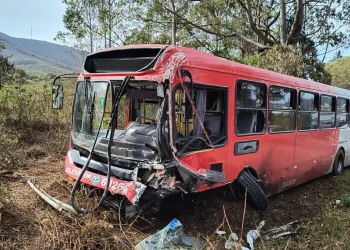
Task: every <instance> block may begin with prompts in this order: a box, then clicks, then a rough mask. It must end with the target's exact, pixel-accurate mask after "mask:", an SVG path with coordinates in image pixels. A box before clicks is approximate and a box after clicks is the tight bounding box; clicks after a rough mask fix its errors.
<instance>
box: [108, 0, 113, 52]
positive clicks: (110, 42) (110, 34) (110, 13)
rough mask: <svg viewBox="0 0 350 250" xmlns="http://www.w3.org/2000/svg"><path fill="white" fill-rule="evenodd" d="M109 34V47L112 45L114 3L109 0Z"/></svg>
mask: <svg viewBox="0 0 350 250" xmlns="http://www.w3.org/2000/svg"><path fill="white" fill-rule="evenodd" d="M108 34H109V48H111V47H112V3H111V0H108Z"/></svg>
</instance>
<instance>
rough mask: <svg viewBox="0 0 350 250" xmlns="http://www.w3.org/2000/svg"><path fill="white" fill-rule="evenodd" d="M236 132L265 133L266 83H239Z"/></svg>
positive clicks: (247, 133)
mask: <svg viewBox="0 0 350 250" xmlns="http://www.w3.org/2000/svg"><path fill="white" fill-rule="evenodd" d="M236 98H237V99H236V134H237V135H249V134H263V133H265V121H266V85H264V84H261V83H253V82H244V81H240V82H238V83H237V94H236Z"/></svg>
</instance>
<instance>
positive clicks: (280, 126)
mask: <svg viewBox="0 0 350 250" xmlns="http://www.w3.org/2000/svg"><path fill="white" fill-rule="evenodd" d="M296 96H297V95H296V90H294V89H288V88H281V87H277V86H271V88H270V97H269V132H270V133H278V132H289V131H295V127H296Z"/></svg>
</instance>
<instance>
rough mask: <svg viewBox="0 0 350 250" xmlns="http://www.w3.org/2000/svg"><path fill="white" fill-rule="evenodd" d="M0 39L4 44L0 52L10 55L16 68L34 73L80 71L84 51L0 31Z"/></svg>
mask: <svg viewBox="0 0 350 250" xmlns="http://www.w3.org/2000/svg"><path fill="white" fill-rule="evenodd" d="M0 40H2V41H3V43H4V44H5V46H6V49H5V50H4V51H3V52H2V54H3V55H5V56H11V58H10V61H11V62H12V63H14V64H15V66H16V67H17V68H21V69H24V70H26V71H28V72H32V73H36V74H46V73H48V72H52V73H71V72H80V69H81V66H82V64H83V61H84V53H82V52H79V51H77V50H74V49H72V48H69V47H67V46H62V45H58V44H54V43H49V42H45V41H39V40H32V39H25V38H14V37H10V36H8V35H6V34H4V33H1V32H0Z"/></svg>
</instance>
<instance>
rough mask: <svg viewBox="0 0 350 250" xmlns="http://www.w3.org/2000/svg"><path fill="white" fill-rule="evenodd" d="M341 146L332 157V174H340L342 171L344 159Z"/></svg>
mask: <svg viewBox="0 0 350 250" xmlns="http://www.w3.org/2000/svg"><path fill="white" fill-rule="evenodd" d="M344 152H345V151H344V149H343V147H340V148H339V149H338V152H337V154H336V155H335V157H334V163H333V174H334V175H342V174H343V173H344V167H345V166H344V161H345V153H344Z"/></svg>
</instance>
